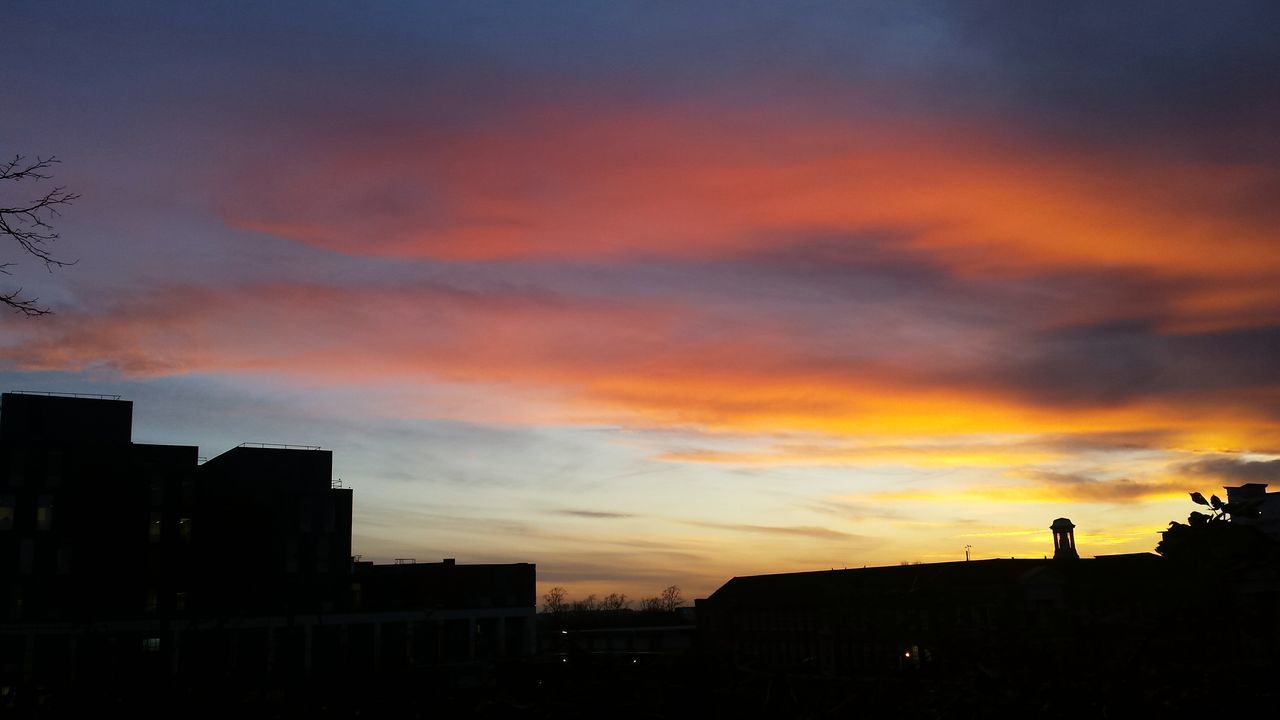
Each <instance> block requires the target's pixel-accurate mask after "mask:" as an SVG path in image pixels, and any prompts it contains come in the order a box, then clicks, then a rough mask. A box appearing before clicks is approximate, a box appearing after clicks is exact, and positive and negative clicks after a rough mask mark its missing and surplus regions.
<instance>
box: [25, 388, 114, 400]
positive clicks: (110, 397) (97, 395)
mask: <svg viewBox="0 0 1280 720" xmlns="http://www.w3.org/2000/svg"><path fill="white" fill-rule="evenodd" d="M9 394H10V395H46V396H48V397H70V398H88V399H91V400H119V399H120V396H119V395H102V394H100V393H69V392H54V391H52V390H11V391H9Z"/></svg>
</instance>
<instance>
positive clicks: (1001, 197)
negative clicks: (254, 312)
mask: <svg viewBox="0 0 1280 720" xmlns="http://www.w3.org/2000/svg"><path fill="white" fill-rule="evenodd" d="M315 142H316V145H317V146H316V147H309V148H305V149H303V150H298V151H297V153H296V154H294V155H287V156H283V157H279V158H274V159H273V162H274V166H275V169H274V170H273V172H272V173H271V175H270V176H269V177H265V176H263V175H262V174H261V173H260V172H258V169H257V168H258V165H255V167H254V169H253V171H252V172H248V173H246V174H245V175H244V176H243V177H238V178H236V179H235V180H234V182H230V183H228V187H230V188H233V190H232V191H231V194H230V195H229V196H228V197H226V198H225V200H224V203H223V214H224V217H225V218H226V219H227V221H228V222H229V223H231V224H233V225H235V226H237V227H241V228H247V229H253V230H258V231H262V232H268V233H272V234H276V235H280V236H283V237H288V238H293V239H295V240H299V241H302V242H306V243H310V244H315V245H319V246H322V247H327V248H331V249H336V250H340V251H342V252H345V253H351V254H357V255H387V256H405V257H432V258H443V259H482V260H493V259H511V258H544V259H563V258H566V257H573V258H595V259H608V258H613V259H617V258H624V257H631V258H634V257H648V256H654V255H659V256H677V257H722V256H723V255H725V254H726V253H734V252H741V251H742V250H744V249H752V248H762V247H768V246H772V245H776V244H778V243H783V244H786V243H791V242H794V239H795V236H796V234H797V233H799V234H806V233H826V234H831V233H836V234H839V233H851V234H857V233H867V232H879V231H883V230H885V229H895V230H902V231H904V232H905V233H906V237H905V239H904V240H903V241H902V242H903V243H904V244H905V245H907V246H909V247H911V248H914V249H915V250H917V251H920V252H924V253H927V254H928V255H929V256H930V257H932V258H934V259H935V260H937V261H939V262H942V263H944V264H946V265H947V266H948V267H950V268H951V269H952V270H953V271H955V272H959V273H963V274H971V275H972V274H977V275H1010V274H1014V275H1025V274H1036V273H1043V272H1053V271H1056V270H1059V269H1062V268H1079V267H1093V268H1099V267H1103V268H1142V269H1145V270H1148V271H1152V272H1156V273H1158V274H1160V275H1162V276H1165V277H1170V278H1178V279H1183V280H1190V279H1196V281H1195V282H1187V283H1186V287H1185V288H1184V289H1183V292H1182V293H1180V295H1179V298H1180V299H1179V300H1178V303H1177V305H1176V310H1177V314H1176V315H1174V316H1172V317H1170V318H1169V319H1168V322H1169V323H1170V327H1171V328H1178V329H1181V330H1184V331H1185V330H1197V329H1204V328H1210V327H1212V328H1221V327H1236V326H1240V325H1241V324H1244V325H1248V324H1251V323H1252V324H1256V323H1258V322H1266V321H1273V320H1275V319H1276V317H1277V316H1278V312H1277V310H1278V309H1280V290H1277V289H1276V288H1275V286H1274V284H1273V283H1270V282H1269V280H1268V279H1269V278H1271V277H1273V276H1274V273H1275V272H1276V270H1278V269H1280V257H1278V256H1277V255H1276V254H1275V253H1274V252H1273V251H1272V248H1273V237H1272V230H1271V223H1270V222H1269V221H1266V219H1265V218H1258V217H1255V215H1256V214H1255V215H1251V214H1249V213H1245V212H1240V211H1238V209H1237V206H1238V205H1239V204H1240V203H1239V202H1238V201H1237V199H1238V198H1240V197H1248V196H1250V195H1251V194H1256V192H1257V188H1258V187H1261V186H1264V185H1265V183H1266V182H1268V179H1269V177H1270V176H1269V175H1268V174H1267V171H1266V170H1265V169H1260V168H1257V167H1251V166H1248V165H1243V164H1239V165H1225V164H1216V165H1210V164H1202V165H1193V164H1188V163H1187V161H1183V160H1173V159H1165V158H1154V157H1151V156H1144V155H1138V154H1136V153H1135V154H1134V155H1132V156H1117V155H1115V154H1114V153H1112V154H1109V155H1107V156H1104V157H1099V156H1089V155H1086V154H1082V153H1080V152H1078V151H1072V152H1067V151H1064V150H1062V149H1059V148H1050V147H1045V146H1037V145H1035V144H1033V143H1031V142H1030V141H1029V140H1027V139H1026V138H1023V137H1020V136H1018V135H1017V134H1016V133H1013V132H1010V131H1008V130H1007V129H1002V128H981V127H974V126H940V125H934V126H930V125H923V124H916V125H910V126H904V125H889V124H886V123H882V122H875V121H871V120H867V119H852V120H833V119H823V118H817V117H813V116H800V115H798V114H793V115H782V114H776V115H769V114H762V113H757V114H754V115H750V114H745V115H744V114H743V113H735V114H734V115H731V116H730V115H724V114H721V113H718V112H714V111H710V110H687V109H686V110H682V111H675V110H670V109H655V108H638V107H633V108H629V109H627V110H625V111H601V110H594V109H593V110H583V109H578V110H576V111H570V110H567V109H566V110H564V111H540V112H529V113H527V114H526V115H524V116H518V117H513V118H511V119H509V120H508V121H504V122H501V123H491V124H488V125H484V126H481V127H478V128H474V129H472V130H471V131H468V132H462V131H456V132H450V133H444V132H440V131H414V130H406V131H402V132H398V133H396V132H393V133H382V134H379V135H378V136H377V137H376V138H374V139H370V138H369V137H361V138H360V139H355V138H352V137H343V138H323V139H318V140H316V141H315ZM335 177H341V178H342V179H343V181H342V182H340V183H335V182H333V181H332V179H333V178H335Z"/></svg>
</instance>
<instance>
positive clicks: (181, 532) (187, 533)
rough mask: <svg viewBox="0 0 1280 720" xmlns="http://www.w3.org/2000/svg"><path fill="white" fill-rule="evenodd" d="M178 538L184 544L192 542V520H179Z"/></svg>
mask: <svg viewBox="0 0 1280 720" xmlns="http://www.w3.org/2000/svg"><path fill="white" fill-rule="evenodd" d="M178 537H179V538H181V539H182V542H191V518H178Z"/></svg>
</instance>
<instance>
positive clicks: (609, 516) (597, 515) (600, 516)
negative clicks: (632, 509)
mask: <svg viewBox="0 0 1280 720" xmlns="http://www.w3.org/2000/svg"><path fill="white" fill-rule="evenodd" d="M552 512H553V513H555V514H557V515H567V516H569V517H580V518H589V519H592V520H621V519H624V518H633V517H637V516H636V515H633V514H631V513H620V512H606V511H603V510H573V509H569V508H562V509H559V510H553V511H552Z"/></svg>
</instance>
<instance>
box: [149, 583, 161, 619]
mask: <svg viewBox="0 0 1280 720" xmlns="http://www.w3.org/2000/svg"><path fill="white" fill-rule="evenodd" d="M159 605H160V596H159V595H158V594H157V593H156V589H155V588H149V589H148V590H147V601H146V608H147V614H148V615H150V614H153V613H155V611H156V608H157V607H159Z"/></svg>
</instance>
